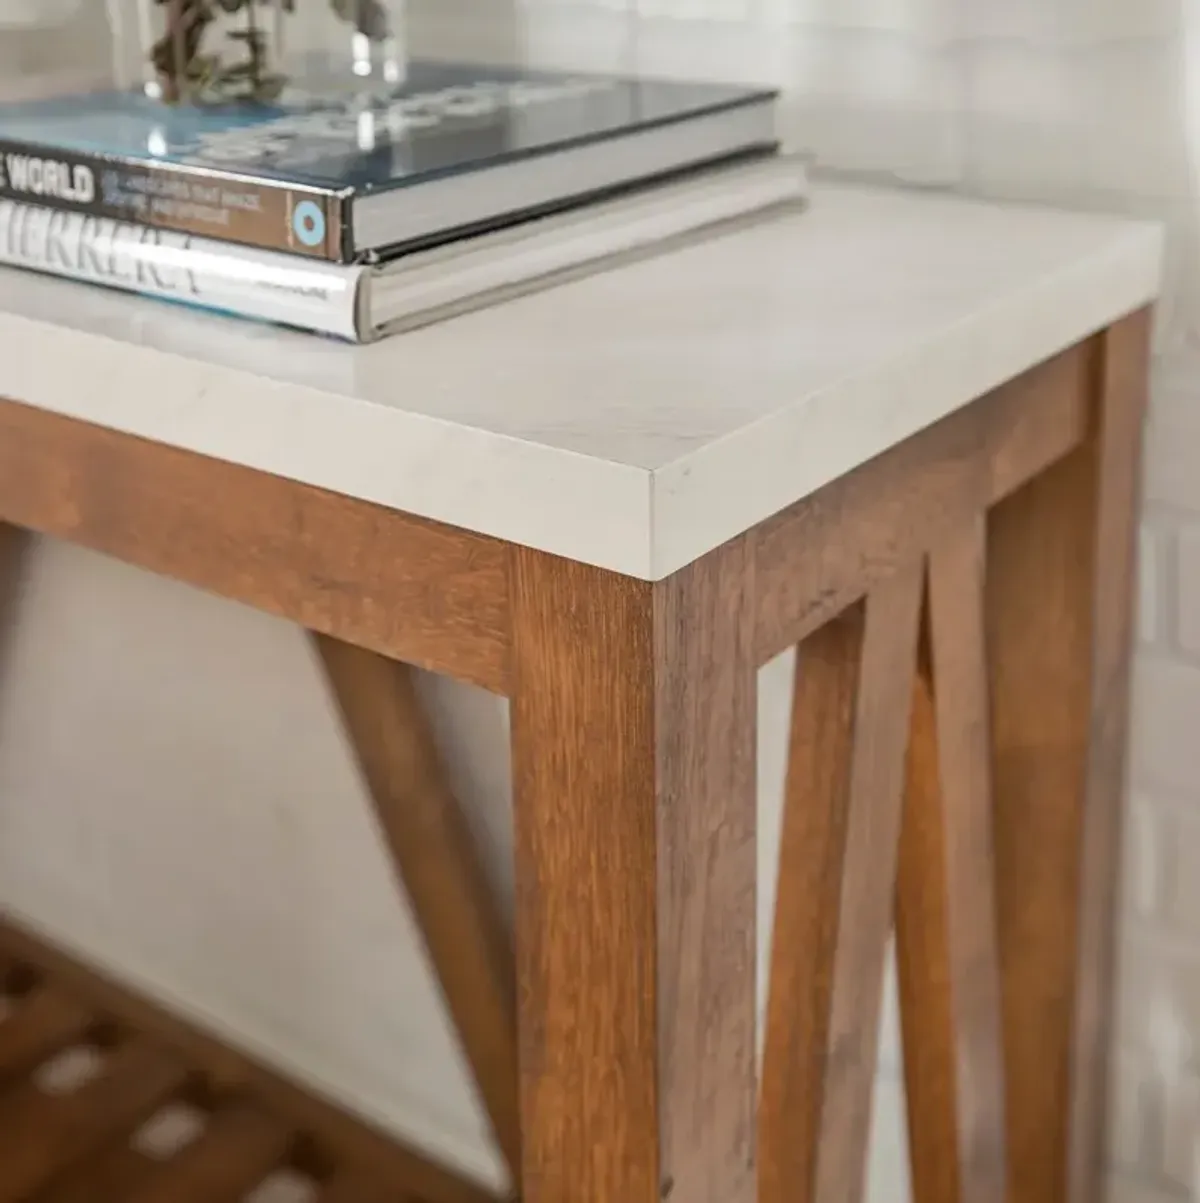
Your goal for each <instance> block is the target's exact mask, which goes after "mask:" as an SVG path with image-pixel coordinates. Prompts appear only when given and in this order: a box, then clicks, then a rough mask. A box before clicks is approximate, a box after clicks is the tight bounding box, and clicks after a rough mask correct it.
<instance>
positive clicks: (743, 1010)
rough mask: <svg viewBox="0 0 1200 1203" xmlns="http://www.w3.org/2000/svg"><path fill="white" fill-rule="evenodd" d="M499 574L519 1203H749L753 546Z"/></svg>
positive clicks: (522, 567)
mask: <svg viewBox="0 0 1200 1203" xmlns="http://www.w3.org/2000/svg"><path fill="white" fill-rule="evenodd" d="M511 571H512V607H513V617H514V638H513V649H514V670H513V671H514V694H513V761H514V781H515V795H516V834H517V839H516V847H517V950H518V952H517V957H518V980H519V982H520V1013H519V1026H520V1032H521V1081H522V1113H523V1118H524V1142H525V1146H524V1148H525V1177H524V1184H523V1185H524V1196H523V1197H524V1199H525V1201H526V1203H560V1201H561V1200H564V1199H570V1200H572V1201H573V1203H651V1201H657V1200H659V1199H666V1198H675V1199H677V1200H681V1201H686V1203H705V1201H710V1203H751V1200H752V1199H753V1198H754V1192H755V1182H754V1111H755V1102H756V1098H755V1096H756V1082H755V1077H756V1074H755V1036H754V994H755V986H754V905H755V903H754V898H755V806H756V799H755V788H754V780H755V674H754V667H755V666H754V662H753V654H752V652H753V648H752V646H751V638H752V623H751V622H750V621H749V619H750V616H751V614H752V613H753V609H752V606H753V559H752V555H751V549H750V547H749V546H748V544H747V542H746V541H744V540H735V541H734V542H733V543H731V544H729V545H727V546H726V547H724V548H722V549H720V550H719V551H718V552H716V553H714V554H713V555H712V556H709V557H706V558H705V559H704V560H701V561H699V562H697V563H696V564H693V565H692V566H691V567H689V568H688V569H686V570H684V571H683V572H682V573H679V574H677V575H676V576H675V577H673V578H671V579H670V580H669V581H667V582H663V583H661V584H660V585H658V586H651V585H649V584H647V583H645V582H640V581H634V580H631V579H629V578H625V577H620V576H616V575H614V574H611V573H606V572H602V571H600V570H598V569H593V568H589V567H586V566H583V565H579V564H574V563H570V562H568V561H563V560H558V559H555V558H553V557H550V556H545V555H542V554H539V553H536V552H531V551H524V550H521V549H514V552H513V559H512V569H511Z"/></svg>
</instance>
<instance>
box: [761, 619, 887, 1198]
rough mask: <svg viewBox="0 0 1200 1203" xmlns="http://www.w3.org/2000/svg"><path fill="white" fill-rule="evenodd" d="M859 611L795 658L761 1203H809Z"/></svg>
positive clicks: (822, 632) (817, 635)
mask: <svg viewBox="0 0 1200 1203" xmlns="http://www.w3.org/2000/svg"><path fill="white" fill-rule="evenodd" d="M863 616H864V609H863V607H862V606H861V605H855V606H853V607H852V608H851V609H849V610H847V611H845V612H844V613H842V614H841V615H839V616H838V617H837V618H835V619H833V620H832V621H831V622H828V623H826V624H825V626H823V627H821V628H819V629H818V630H816V631H815V632H813V634H812V635H810V636H809V637H808V639H806V640H805V641H804V643H803V644H802V645H801V647H800V649H799V653H798V655H797V657H796V671H795V683H794V686H793V696H792V724H791V736H790V740H789V748H788V767H787V783H786V787H785V797H784V811H783V829H782V834H781V838H780V848H779V885H778V889H777V892H776V896H775V923H774V930H773V933H772V939H771V975H770V992H769V997H768V1004H767V1030H766V1036H765V1044H764V1049H765V1052H764V1056H763V1066H762V1102H761V1107H760V1111H759V1154H758V1157H759V1170H758V1172H759V1203H812V1199H813V1189H814V1187H815V1166H816V1159H817V1142H818V1140H819V1137H820V1122H821V1100H822V1076H823V1073H824V1065H825V1061H824V1050H825V1049H826V1048H827V1047H828V1035H829V1012H830V1004H831V999H832V989H833V963H834V956H835V952H836V947H837V934H838V900H839V895H840V891H841V880H842V864H843V859H844V855H845V845H846V820H847V817H848V813H849V790H850V763H851V757H852V753H853V747H854V715H855V705H856V701H857V697H858V671H859V662H860V659H861V656H862V638H863Z"/></svg>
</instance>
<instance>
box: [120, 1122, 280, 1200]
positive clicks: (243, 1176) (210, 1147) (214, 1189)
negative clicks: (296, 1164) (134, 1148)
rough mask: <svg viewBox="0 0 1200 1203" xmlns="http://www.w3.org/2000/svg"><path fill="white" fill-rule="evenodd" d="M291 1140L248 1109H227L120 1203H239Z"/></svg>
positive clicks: (274, 1165)
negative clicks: (194, 1139) (197, 1137)
mask: <svg viewBox="0 0 1200 1203" xmlns="http://www.w3.org/2000/svg"><path fill="white" fill-rule="evenodd" d="M290 1140H291V1133H290V1132H289V1131H288V1129H287V1127H286V1126H285V1125H284V1124H283V1123H282V1122H280V1121H279V1120H277V1119H274V1118H272V1117H271V1116H268V1115H266V1114H264V1113H263V1112H262V1111H260V1110H259V1109H258V1108H257V1107H255V1106H253V1105H252V1104H248V1103H244V1104H238V1105H234V1106H231V1107H229V1108H227V1109H225V1110H223V1111H221V1112H219V1113H218V1114H217V1115H215V1116H213V1118H212V1119H211V1121H210V1122H209V1125H208V1127H207V1128H206V1129H205V1132H204V1134H203V1135H202V1136H201V1137H200V1139H199V1140H197V1141H196V1142H195V1143H194V1144H192V1145H189V1146H188V1147H187V1148H186V1149H184V1150H183V1152H181V1153H180V1154H179V1155H178V1156H177V1157H174V1158H172V1159H171V1160H170V1161H169V1162H168V1163H167V1164H166V1165H164V1166H162V1167H161V1168H160V1169H159V1170H158V1172H157V1173H155V1174H154V1175H153V1176H152V1177H151V1179H150V1180H149V1181H148V1182H147V1183H146V1184H145V1185H144V1186H143V1187H142V1189H141V1190H138V1191H136V1192H134V1193H133V1194H131V1195H130V1196H129V1197H128V1199H126V1200H123V1203H238V1200H240V1199H241V1198H242V1197H243V1195H245V1194H246V1192H247V1191H249V1190H251V1189H253V1188H254V1187H255V1186H257V1185H258V1184H259V1183H260V1182H262V1180H263V1179H264V1178H265V1177H266V1176H267V1175H268V1174H270V1173H271V1171H272V1170H274V1169H276V1168H278V1166H279V1164H280V1162H281V1161H282V1160H283V1158H284V1157H285V1155H286V1154H287V1152H288V1145H289V1142H290Z"/></svg>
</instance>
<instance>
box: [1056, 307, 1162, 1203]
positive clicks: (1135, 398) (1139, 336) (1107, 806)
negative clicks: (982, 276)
mask: <svg viewBox="0 0 1200 1203" xmlns="http://www.w3.org/2000/svg"><path fill="white" fill-rule="evenodd" d="M1150 333H1151V317H1150V313H1149V311H1143V312H1141V313H1138V314H1135V315H1133V316H1132V317H1129V318H1127V319H1126V320H1125V321H1123V322H1120V323H1118V324H1117V325H1115V326H1113V327H1112V328H1111V329H1110V330H1109V331H1108V332H1107V333H1106V334H1105V337H1104V343H1103V356H1102V358H1101V375H1100V381H1099V396H1098V414H1097V426H1096V446H1095V449H1094V451H1093V454H1094V456H1095V459H1096V469H1095V470H1096V474H1097V482H1096V483H1097V486H1098V490H1097V496H1096V515H1095V531H1094V536H1093V538H1094V546H1095V561H1094V564H1093V568H1092V580H1093V594H1092V597H1093V606H1092V656H1091V705H1090V710H1089V714H1088V736H1089V752H1088V759H1087V776H1086V805H1085V811H1084V821H1083V832H1082V837H1081V840H1082V845H1081V849H1080V857H1081V866H1080V874H1079V880H1080V904H1079V905H1080V911H1079V926H1078V930H1077V935H1076V940H1077V953H1076V965H1077V970H1076V972H1077V978H1076V983H1075V1019H1074V1024H1075V1030H1074V1040H1073V1044H1072V1061H1071V1075H1072V1077H1071V1125H1070V1147H1069V1149H1068V1155H1067V1157H1068V1192H1069V1193H1068V1198H1069V1200H1070V1201H1071V1203H1091V1200H1093V1199H1096V1198H1098V1197H1099V1194H1100V1191H1101V1175H1102V1173H1103V1171H1104V1168H1105V1166H1106V1165H1107V1155H1108V1148H1107V1143H1108V1141H1107V1123H1108V1115H1109V1107H1108V1095H1109V1086H1108V1077H1109V1075H1108V1055H1109V1049H1110V1045H1111V1033H1112V1010H1113V991H1114V962H1115V954H1116V949H1115V943H1116V939H1115V937H1116V903H1117V888H1118V878H1119V873H1120V847H1121V832H1122V818H1123V810H1124V795H1125V783H1126V743H1127V731H1128V725H1129V686H1130V658H1131V655H1132V646H1133V598H1134V581H1135V579H1136V576H1137V551H1136V549H1137V523H1138V507H1139V503H1140V500H1141V463H1142V456H1141V448H1142V427H1143V423H1144V419H1145V412H1146V402H1147V393H1148V388H1149V379H1150Z"/></svg>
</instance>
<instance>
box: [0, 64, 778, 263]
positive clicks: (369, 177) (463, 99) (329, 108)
mask: <svg viewBox="0 0 1200 1203" xmlns="http://www.w3.org/2000/svg"><path fill="white" fill-rule="evenodd" d="M770 98H771V94H770V93H769V92H766V91H764V90H762V89H755V88H745V87H738V86H734V85H724V84H703V83H684V82H675V81H665V80H646V79H627V78H620V77H608V76H592V75H578V74H575V75H568V74H564V73H556V72H545V71H542V72H539V71H525V70H520V71H518V70H511V69H505V68H484V67H479V66H472V65H468V64H454V63H430V62H413V63H411V64H410V65H409V72H408V76H407V79H406V80H405V82H404V83H403V84H402V85H400V86H398V87H397V88H396V90H395V92H394V93H393V94H392V95H391V96H388V97H383V98H375V99H373V100H371V101H369V102H366V101H363V100H362V99H350V98H347V99H331V98H329V97H314V96H306V95H304V94H303V93H300V92H298V91H291V92H288V93H285V95H284V97H283V98H282V99H281V100H280V101H279V102H273V103H267V104H250V103H239V104H237V105H230V106H212V107H195V106H178V107H176V106H168V105H164V104H162V103H160V102H158V101H155V100H152V99H149V98H148V97H146V96H144V95H142V94H140V93H134V92H113V93H108V94H101V95H87V96H64V97H58V98H54V99H51V100H38V101H32V102H27V103H10V104H0V196H4V197H9V198H11V199H13V200H21V201H26V202H29V201H33V202H36V203H41V204H45V205H49V206H53V207H63V208H69V209H74V210H77V211H82V212H86V213H90V214H94V215H95V216H96V217H106V218H115V219H118V220H123V221H132V222H138V223H141V224H145V225H152V226H160V227H164V228H172V229H177V230H181V231H183V232H186V233H193V234H198V235H203V236H206V237H210V238H221V239H225V240H228V241H233V242H244V243H247V244H251V245H254V246H257V247H261V248H264V249H272V250H285V251H291V252H294V253H300V254H309V255H315V256H318V257H321V258H326V259H332V260H347V259H350V258H353V257H356V255H360V254H361V250H362V246H361V243H356V240H355V238H354V231H353V221H354V205H355V202H356V201H361V200H362V199H363V198H367V197H375V196H378V195H379V194H381V193H386V192H392V191H395V190H400V189H406V188H411V187H413V186H414V185H420V184H422V183H427V182H429V181H431V180H434V179H440V178H445V177H447V176H451V175H460V174H464V173H482V172H484V171H486V170H487V169H488V168H490V167H493V166H496V165H499V164H512V163H517V162H520V161H522V160H527V159H535V158H544V157H545V156H548V155H552V154H555V153H557V152H562V151H565V150H569V149H571V148H574V147H579V146H583V145H587V144H594V143H600V142H606V141H612V140H616V139H621V138H628V137H630V136H631V135H634V134H637V133H639V132H642V131H646V130H652V129H656V128H657V129H661V128H663V127H666V126H671V125H683V124H686V123H688V122H695V121H696V120H697V119H698V118H703V117H706V116H711V115H713V114H716V113H721V112H724V111H729V110H733V109H737V108H739V107H741V106H748V105H761V104H763V103H764V102H767V101H769V100H770ZM614 182H615V181H614ZM356 246H357V249H356ZM380 249H383V248H380Z"/></svg>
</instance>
